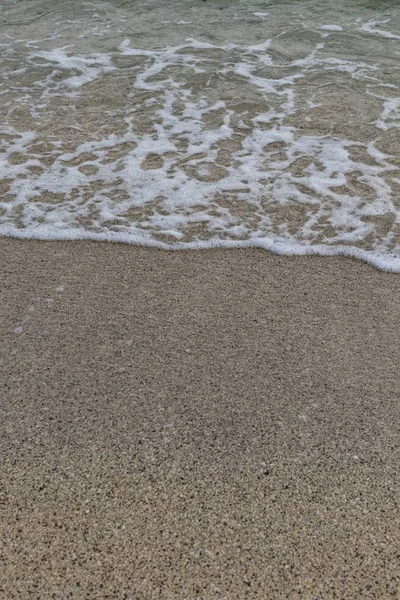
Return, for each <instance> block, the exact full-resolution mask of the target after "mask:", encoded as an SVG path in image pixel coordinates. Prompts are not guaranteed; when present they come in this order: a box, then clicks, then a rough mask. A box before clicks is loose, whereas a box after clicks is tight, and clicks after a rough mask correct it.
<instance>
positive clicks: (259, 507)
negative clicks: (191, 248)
mask: <svg viewBox="0 0 400 600" xmlns="http://www.w3.org/2000/svg"><path fill="white" fill-rule="evenodd" d="M0 264H1V278H0V311H1V323H0V334H1V351H0V352H1V361H2V366H1V370H2V376H1V380H0V385H1V388H2V389H1V390H0V392H1V397H2V400H1V405H0V406H1V424H0V447H1V465H2V466H1V479H2V505H1V513H2V516H1V530H2V531H1V540H0V544H1V547H2V548H1V555H2V559H1V560H2V566H1V568H0V573H1V574H0V580H1V584H0V596H1V598H6V599H7V600H11V599H14V598H15V599H18V600H25V599H28V598H29V599H30V600H31V599H32V600H34V599H40V600H45V599H47V598H74V599H75V598H76V599H99V600H100V599H105V598H112V599H118V600H120V599H122V598H125V599H132V600H133V599H135V600H137V599H140V600H142V599H143V600H147V599H163V600H172V599H175V598H176V599H190V600H194V599H211V598H223V599H226V600H231V599H235V598H237V599H241V600H242V599H244V598H249V599H252V600H253V599H262V600H269V599H271V600H276V599H288V598H289V599H291V598H301V599H314V598H318V599H322V598H323V599H331V598H340V599H343V598H363V599H366V598H374V599H375V598H398V593H399V583H400V555H399V540H400V520H399V500H400V498H399V490H400V487H399V479H400V475H399V468H398V465H399V464H400V462H399V461H400V452H399V450H400V436H399V433H400V404H399V395H400V370H399V356H400V279H399V276H398V275H393V274H389V273H383V272H381V271H378V270H376V269H375V268H373V267H371V266H369V265H366V264H363V263H361V262H357V261H355V260H352V259H346V258H318V257H301V258H300V257H279V256H274V255H271V254H268V253H267V252H265V251H262V250H209V251H202V252H175V253H173V252H162V251H159V250H150V249H143V248H137V247H132V246H127V245H113V244H107V243H89V242H66V243H64V242H27V241H17V240H11V239H5V238H3V239H0Z"/></svg>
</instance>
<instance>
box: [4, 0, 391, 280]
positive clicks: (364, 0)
mask: <svg viewBox="0 0 400 600" xmlns="http://www.w3.org/2000/svg"><path fill="white" fill-rule="evenodd" d="M397 4H398V3H397V1H396V2H395V1H393V0H376V1H374V0H338V1H336V0H335V1H333V0H318V1H316V0H308V1H306V0H292V1H290V2H278V1H273V0H269V1H263V2H262V1H259V2H256V1H248V0H229V1H228V0H207V2H202V1H200V0H187V1H185V0H182V1H179V2H178V1H177V0H174V1H172V0H146V1H143V0H138V1H135V0H119V1H116V0H108V1H95V2H89V1H81V0H79V1H71V0H66V1H65V2H54V0H19V1H18V0H3V3H2V6H1V8H0V44H1V46H0V48H1V63H2V64H1V71H0V110H1V116H2V119H1V129H0V132H1V133H0V137H1V146H2V154H1V159H0V178H1V181H0V234H3V235H13V236H18V237H35V238H45V239H48V238H52V239H69V238H94V239H110V240H116V241H118V240H119V241H126V242H133V243H138V244H147V245H159V246H164V247H165V246H168V247H207V246H215V245H233V246H236V245H243V246H246V245H256V246H262V247H266V248H269V249H271V250H274V251H277V252H283V253H308V252H317V253H322V254H332V253H345V254H346V253H347V254H350V255H353V256H358V257H360V258H363V259H364V260H368V261H369V262H372V263H373V264H375V265H376V266H378V267H380V268H386V269H391V270H395V271H400V229H399V221H400V7H399V6H396V5H397Z"/></svg>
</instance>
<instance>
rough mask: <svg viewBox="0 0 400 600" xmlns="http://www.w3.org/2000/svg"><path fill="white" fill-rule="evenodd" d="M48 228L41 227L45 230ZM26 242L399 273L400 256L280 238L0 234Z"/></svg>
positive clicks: (112, 233) (70, 233)
mask: <svg viewBox="0 0 400 600" xmlns="http://www.w3.org/2000/svg"><path fill="white" fill-rule="evenodd" d="M46 229H47V227H44V231H45V230H46ZM1 238H4V239H15V240H25V241H28V242H60V243H65V242H78V243H79V242H81V243H91V242H97V243H111V244H118V245H119V244H121V245H128V246H133V247H134V248H144V249H154V250H162V251H166V252H191V251H194V250H203V251H211V250H227V249H230V250H263V251H266V252H269V253H271V254H275V255H278V256H288V257H289V256H299V257H302V256H316V257H321V258H325V257H343V258H354V259H356V260H358V261H361V262H363V263H365V264H367V265H371V266H373V267H375V268H376V269H378V270H379V271H384V272H386V273H400V256H391V255H390V254H389V253H386V254H383V253H382V252H375V251H373V250H364V249H363V248H358V247H356V246H346V245H339V244H334V245H332V246H328V245H327V244H313V245H303V244H301V243H293V242H292V241H288V240H285V239H283V238H282V240H280V239H278V240H275V241H272V240H271V239H270V238H253V239H247V240H223V239H218V240H202V241H200V242H169V243H167V242H162V241H161V240H156V239H154V238H147V237H145V236H143V240H142V241H138V240H134V241H133V236H132V235H131V234H122V233H118V232H112V231H109V232H108V233H107V234H98V233H94V232H90V231H87V232H86V233H85V234H84V235H83V236H80V235H76V234H75V233H73V232H72V231H71V232H69V233H66V232H64V233H63V234H60V232H57V233H54V237H52V234H48V233H40V229H39V228H38V229H37V231H36V233H35V235H32V233H25V230H24V229H22V230H20V231H18V232H15V231H14V232H13V233H0V239H1Z"/></svg>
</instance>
